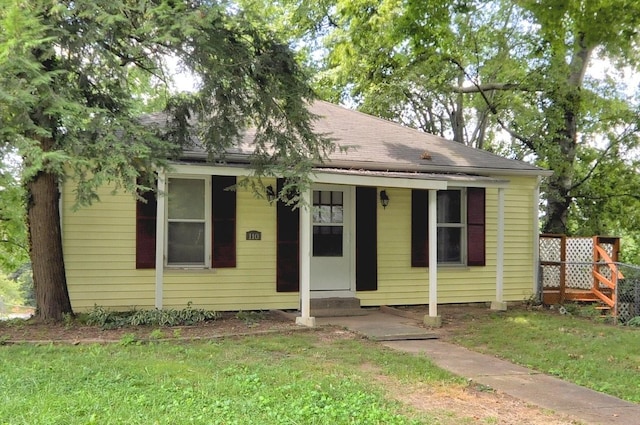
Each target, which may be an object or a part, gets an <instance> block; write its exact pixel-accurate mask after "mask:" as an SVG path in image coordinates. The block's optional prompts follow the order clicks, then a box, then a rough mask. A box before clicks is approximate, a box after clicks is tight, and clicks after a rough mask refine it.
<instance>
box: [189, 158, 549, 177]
mask: <svg viewBox="0 0 640 425" xmlns="http://www.w3.org/2000/svg"><path fill="white" fill-rule="evenodd" d="M182 159H195V160H200V161H202V160H207V159H208V157H207V154H206V153H198V152H188V153H185V155H183V157H182ZM224 161H225V162H233V163H247V164H248V163H250V155H248V154H233V153H232V154H227V155H226V156H225V158H224ZM315 165H316V166H317V167H330V168H350V169H363V170H372V171H399V172H419V173H463V174H480V175H501V176H541V177H549V176H551V175H553V171H551V170H544V169H542V168H533V166H532V168H531V169H515V168H481V167H461V166H448V165H447V166H445V165H427V164H407V163H405V164H398V163H384V162H370V161H343V160H335V159H332V160H328V161H326V162H324V163H316V164H315Z"/></svg>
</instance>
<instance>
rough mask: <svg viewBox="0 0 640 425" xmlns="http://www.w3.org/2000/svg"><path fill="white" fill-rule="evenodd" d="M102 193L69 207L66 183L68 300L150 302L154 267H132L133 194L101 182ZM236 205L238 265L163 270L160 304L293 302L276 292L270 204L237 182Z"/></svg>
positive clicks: (217, 306)
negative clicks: (257, 236)
mask: <svg viewBox="0 0 640 425" xmlns="http://www.w3.org/2000/svg"><path fill="white" fill-rule="evenodd" d="M266 183H267V184H269V183H271V184H274V185H275V182H266ZM100 198H101V202H98V203H96V204H95V205H93V206H91V207H88V208H82V209H80V210H78V211H75V212H74V211H72V206H73V192H72V187H71V184H67V185H65V188H64V193H63V226H64V227H63V228H64V230H63V231H64V254H65V262H66V267H67V279H68V284H69V293H70V296H71V302H72V305H73V307H74V309H75V310H76V311H83V310H87V309H91V308H92V307H93V306H94V305H99V306H104V307H110V308H113V309H121V310H127V309H131V308H133V307H136V308H153V307H154V305H155V270H151V269H148V270H136V268H135V252H136V251H135V229H136V223H135V215H136V206H135V202H134V200H133V197H132V196H131V195H130V194H127V193H119V194H116V195H113V194H111V188H105V189H103V190H101V191H100ZM237 209H238V210H237V223H236V226H237V267H236V268H230V269H216V270H196V271H183V270H175V271H172V270H167V271H165V276H164V299H163V304H164V306H165V307H167V308H170V307H174V308H184V307H186V305H187V303H189V302H192V303H193V306H194V307H198V308H207V309H212V310H240V309H270V308H297V306H298V294H297V293H278V292H276V285H275V281H276V241H275V234H276V208H275V205H269V204H268V203H267V201H265V200H264V199H256V198H255V197H254V196H253V193H252V192H251V191H250V190H243V189H240V190H239V192H238V206H237ZM248 230H258V231H260V232H262V240H260V241H247V240H245V239H246V238H245V233H246V232H247V231H248Z"/></svg>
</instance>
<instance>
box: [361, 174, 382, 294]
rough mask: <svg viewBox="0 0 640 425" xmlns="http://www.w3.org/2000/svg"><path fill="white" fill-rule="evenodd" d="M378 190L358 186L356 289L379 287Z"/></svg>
mask: <svg viewBox="0 0 640 425" xmlns="http://www.w3.org/2000/svg"><path fill="white" fill-rule="evenodd" d="M377 195H378V190H377V189H376V188H375V187H356V290H357V291H375V290H377V289H378V235H377V232H378V216H377V210H378V208H377V207H378V202H377V201H378V199H377V198H378V196H377Z"/></svg>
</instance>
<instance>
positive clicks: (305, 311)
mask: <svg viewBox="0 0 640 425" xmlns="http://www.w3.org/2000/svg"><path fill="white" fill-rule="evenodd" d="M301 196H302V200H301V201H302V205H303V206H302V207H301V208H300V317H296V324H298V325H302V326H308V327H314V326H315V325H316V318H315V317H311V316H310V313H311V188H309V189H307V190H305V191H304V192H302V193H301Z"/></svg>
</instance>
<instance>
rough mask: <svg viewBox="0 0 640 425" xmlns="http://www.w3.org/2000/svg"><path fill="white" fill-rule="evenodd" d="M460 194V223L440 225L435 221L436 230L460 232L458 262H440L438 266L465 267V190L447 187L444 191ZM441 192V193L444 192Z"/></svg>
mask: <svg viewBox="0 0 640 425" xmlns="http://www.w3.org/2000/svg"><path fill="white" fill-rule="evenodd" d="M454 190H455V191H458V192H460V223H440V222H438V221H437V216H436V228H437V229H440V228H458V229H461V231H460V251H461V252H460V261H440V260H438V265H439V266H466V265H467V233H468V232H467V189H466V188H464V187H448V188H447V189H446V190H445V191H454ZM445 191H443V192H445Z"/></svg>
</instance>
